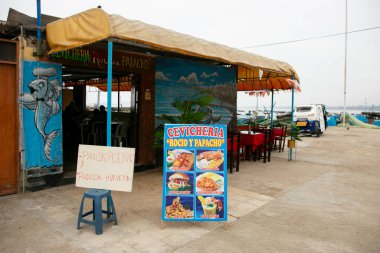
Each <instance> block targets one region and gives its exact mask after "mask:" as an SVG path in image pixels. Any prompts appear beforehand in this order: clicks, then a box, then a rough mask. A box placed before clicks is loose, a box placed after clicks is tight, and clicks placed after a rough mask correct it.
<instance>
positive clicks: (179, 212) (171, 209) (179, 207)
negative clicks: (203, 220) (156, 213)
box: [165, 197, 194, 219]
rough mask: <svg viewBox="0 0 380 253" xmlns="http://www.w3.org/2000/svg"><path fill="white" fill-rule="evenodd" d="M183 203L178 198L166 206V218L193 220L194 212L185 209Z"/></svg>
mask: <svg viewBox="0 0 380 253" xmlns="http://www.w3.org/2000/svg"><path fill="white" fill-rule="evenodd" d="M185 207H186V205H185V206H184V205H183V204H182V203H181V198H180V197H176V198H174V199H173V201H172V204H171V205H169V206H166V210H165V217H166V218H172V219H186V218H193V217H194V211H193V210H191V209H189V208H185Z"/></svg>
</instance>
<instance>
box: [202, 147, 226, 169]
mask: <svg viewBox="0 0 380 253" xmlns="http://www.w3.org/2000/svg"><path fill="white" fill-rule="evenodd" d="M223 161H224V154H223V151H222V150H200V151H198V152H197V161H196V163H197V167H198V168H199V169H201V170H223V167H222V166H221V165H222V164H223ZM220 167H221V168H220Z"/></svg>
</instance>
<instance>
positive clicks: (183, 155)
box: [166, 149, 194, 171]
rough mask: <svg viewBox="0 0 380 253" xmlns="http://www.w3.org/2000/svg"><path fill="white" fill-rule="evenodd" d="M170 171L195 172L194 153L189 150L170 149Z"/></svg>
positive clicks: (167, 159)
mask: <svg viewBox="0 0 380 253" xmlns="http://www.w3.org/2000/svg"><path fill="white" fill-rule="evenodd" d="M166 166H167V168H168V170H172V171H175V170H180V171H190V170H194V151H193V150H187V149H169V150H168V152H167V156H166Z"/></svg>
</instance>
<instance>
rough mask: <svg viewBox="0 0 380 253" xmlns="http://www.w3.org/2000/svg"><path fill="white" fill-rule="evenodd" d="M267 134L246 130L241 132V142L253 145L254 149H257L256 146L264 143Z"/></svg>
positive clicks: (243, 144) (245, 144) (244, 144)
mask: <svg viewBox="0 0 380 253" xmlns="http://www.w3.org/2000/svg"><path fill="white" fill-rule="evenodd" d="M264 139H265V135H264V133H251V134H248V133H245V132H244V131H242V132H241V134H240V144H241V145H242V146H251V148H252V151H254V150H256V148H257V147H258V146H259V145H261V144H264Z"/></svg>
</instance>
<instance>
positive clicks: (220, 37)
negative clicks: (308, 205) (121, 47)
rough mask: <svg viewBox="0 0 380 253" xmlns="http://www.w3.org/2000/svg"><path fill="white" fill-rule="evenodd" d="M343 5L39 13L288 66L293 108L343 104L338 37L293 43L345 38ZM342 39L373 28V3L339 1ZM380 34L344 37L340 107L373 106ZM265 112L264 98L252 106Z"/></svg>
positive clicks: (217, 0)
mask: <svg viewBox="0 0 380 253" xmlns="http://www.w3.org/2000/svg"><path fill="white" fill-rule="evenodd" d="M345 3H346V1H345V0H319V1H311V0H309V1H306V0H287V1H281V0H266V1H262V0H261V1H260V0H234V1H230V0H208V1H205V0H191V1H185V0H183V1H178V0H159V1H157V0H139V1H135V0H112V1H111V0H108V1H100V0H98V1H96V0H81V1H78V0H65V1H62V0H41V4H42V13H44V14H48V15H53V16H58V17H67V16H70V15H73V14H76V13H78V12H81V11H85V10H87V9H90V8H95V7H97V6H98V5H101V6H102V8H103V10H105V11H106V12H107V13H109V14H119V15H122V16H124V17H125V18H128V19H137V20H140V21H143V22H146V23H149V24H153V25H158V26H161V27H164V28H168V29H172V30H175V31H177V32H180V33H185V34H189V35H192V36H195V37H198V38H202V39H206V40H209V41H212V42H217V43H220V44H224V45H227V46H231V47H234V48H238V49H242V50H245V51H248V52H252V53H255V54H259V55H262V56H265V57H269V58H272V59H276V60H281V61H285V62H288V63H289V64H291V65H292V66H293V67H294V68H295V70H296V71H297V73H298V75H299V77H300V84H301V89H302V92H301V93H297V94H296V95H295V104H296V105H300V104H309V103H322V104H326V105H327V106H343V104H344V63H345V61H344V55H345V36H344V35H340V36H333V37H327V38H321V39H315V40H306V41H300V42H295V43H286V44H278V45H271V46H262V47H255V46H257V45H263V44H272V43H277V42H284V41H292V40H300V39H306V38H312V37H318V36H324V35H330V34H337V33H344V31H345ZM347 3H348V15H347V17H348V29H347V30H348V31H349V32H350V31H355V30H361V29H367V28H373V27H380V15H379V13H380V1H378V0H347ZM10 7H11V8H13V9H16V10H18V11H20V12H23V13H25V14H27V15H30V16H34V17H35V16H36V0H1V1H0V20H6V19H7V14H8V8H10ZM379 59H380V29H379V28H377V29H372V30H367V31H363V32H357V33H350V34H348V40H347V80H346V105H347V106H349V105H353V106H355V105H364V104H365V103H366V104H367V106H371V105H379V104H380V61H379ZM274 100H275V107H276V106H277V107H282V106H290V104H291V94H290V93H286V92H280V93H278V94H275V99H274ZM256 102H257V100H256V98H255V97H251V96H249V95H247V94H245V93H244V92H240V93H239V94H238V108H239V107H254V108H255V107H256ZM258 103H259V105H265V106H269V105H270V98H269V97H266V98H259V100H258Z"/></svg>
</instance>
